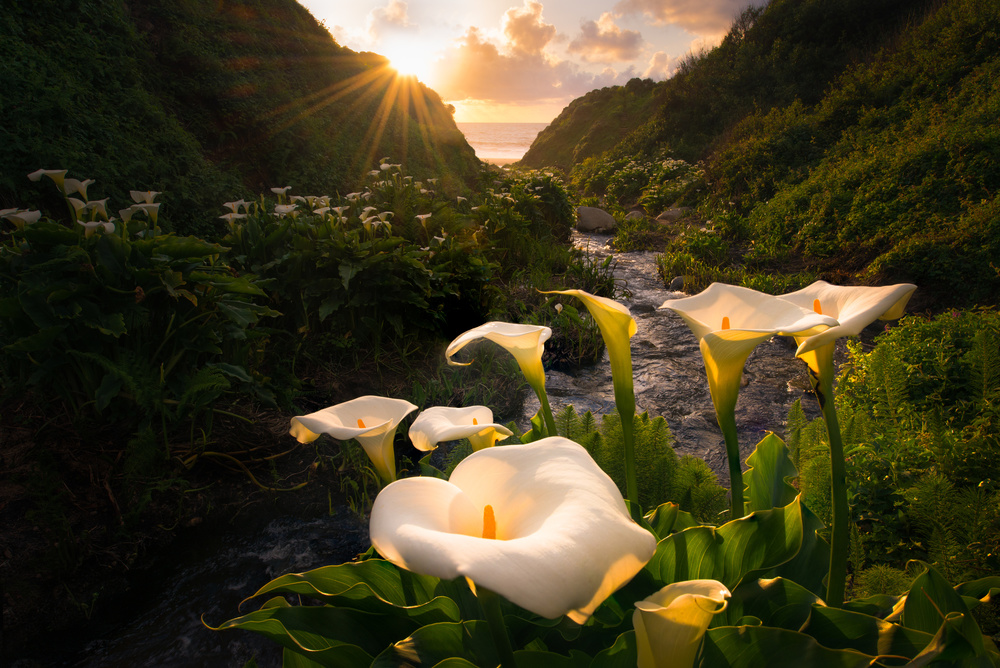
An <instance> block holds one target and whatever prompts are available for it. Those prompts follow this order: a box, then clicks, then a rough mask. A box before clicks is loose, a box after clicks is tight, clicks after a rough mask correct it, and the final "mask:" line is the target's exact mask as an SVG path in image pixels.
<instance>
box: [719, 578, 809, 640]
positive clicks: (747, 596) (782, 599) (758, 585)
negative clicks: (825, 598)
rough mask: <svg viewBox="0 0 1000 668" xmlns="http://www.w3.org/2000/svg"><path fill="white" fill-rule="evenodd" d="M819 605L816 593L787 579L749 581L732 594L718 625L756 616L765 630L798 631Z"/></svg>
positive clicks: (720, 615) (734, 622)
mask: <svg viewBox="0 0 1000 668" xmlns="http://www.w3.org/2000/svg"><path fill="white" fill-rule="evenodd" d="M820 602H821V601H820V599H819V597H818V596H816V595H815V594H814V593H812V592H811V591H809V590H808V589H806V588H805V587H803V586H801V585H799V584H797V583H795V582H793V581H791V580H787V579H785V578H771V579H763V578H761V579H757V580H753V581H746V582H744V583H743V584H741V585H740V586H739V587H737V588H736V589H735V590H734V591H733V596H732V598H731V599H730V600H729V605H728V606H726V609H725V611H724V612H722V613H720V614H719V615H716V619H717V620H718V624H717V625H718V626H725V625H727V624H728V625H734V624H736V623H737V622H738V621H739V620H740V619H741V618H743V617H745V616H753V617H756V618H757V619H760V620H761V621H762V623H763V624H764V625H766V626H774V627H777V628H782V629H789V630H792V631H797V630H799V629H800V628H802V625H803V624H805V623H806V621H807V620H808V619H809V615H810V614H812V607H813V605H815V604H817V603H820Z"/></svg>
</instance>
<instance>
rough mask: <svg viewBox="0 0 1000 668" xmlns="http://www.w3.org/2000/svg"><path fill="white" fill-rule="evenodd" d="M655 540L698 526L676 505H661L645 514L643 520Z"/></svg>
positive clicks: (669, 503) (692, 518)
mask: <svg viewBox="0 0 1000 668" xmlns="http://www.w3.org/2000/svg"><path fill="white" fill-rule="evenodd" d="M643 519H645V520H646V522H647V523H648V526H649V528H650V529H651V530H652V531H653V535H655V536H656V538H657V540H660V539H663V538H666V537H667V536H669V535H670V534H672V533H674V532H675V531H681V530H682V529H689V528H691V527H694V526H698V524H699V522H698V521H697V520H695V519H694V517H693V516H692V515H691V513H689V512H687V511H684V510H681V507H680V506H679V505H677V504H676V503H671V502H669V501H668V502H667V503H663V504H660V505H659V506H657V507H656V508H654V509H653V510H651V511H649V512H648V513H646V515H645V517H644V518H643Z"/></svg>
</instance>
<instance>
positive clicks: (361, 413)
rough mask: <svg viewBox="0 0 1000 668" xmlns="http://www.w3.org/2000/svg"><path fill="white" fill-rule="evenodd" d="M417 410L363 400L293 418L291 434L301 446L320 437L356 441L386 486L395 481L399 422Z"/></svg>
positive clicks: (400, 403)
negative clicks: (395, 437) (396, 440)
mask: <svg viewBox="0 0 1000 668" xmlns="http://www.w3.org/2000/svg"><path fill="white" fill-rule="evenodd" d="M416 409H417V407H416V406H414V405H413V404H411V403H410V402H409V401H405V400H403V399H391V398H388V397H376V396H370V395H369V396H364V397H358V398H357V399H352V400H350V401H345V402H344V403H341V404H337V405H336V406H330V407H329V408H324V409H323V410H321V411H316V412H315V413H310V414H309V415H299V416H297V417H293V418H292V421H291V428H290V430H289V433H291V435H292V436H294V437H295V438H296V439H297V440H298V441H299V443H311V442H313V441H315V440H316V439H317V438H319V436H320V434H329V435H330V436H333V437H334V438H337V439H340V440H342V441H345V440H347V439H350V438H353V439H357V441H358V442H359V443H360V444H361V447H363V448H364V449H365V452H366V453H367V454H368V457H369V458H370V459H371V460H372V464H373V465H374V466H375V470H376V471H377V472H378V474H379V476H381V477H382V479H383V480H385V481H386V482H392V481H393V480H395V479H396V455H395V451H394V449H393V444H392V440H393V437H394V436H395V435H396V426H397V425H399V422H400V420H402V419H403V418H404V417H406V416H407V415H409V414H410V413H412V412H413V411H415V410H416Z"/></svg>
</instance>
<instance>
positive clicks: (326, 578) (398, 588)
mask: <svg viewBox="0 0 1000 668" xmlns="http://www.w3.org/2000/svg"><path fill="white" fill-rule="evenodd" d="M274 593H286V594H300V595H304V596H310V597H314V598H319V599H322V600H324V601H326V602H329V603H334V604H337V605H344V606H349V607H351V608H355V609H358V610H365V611H368V612H378V613H383V614H385V613H391V614H392V615H395V616H404V617H407V618H409V619H411V620H413V621H414V622H416V623H418V624H419V625H421V626H423V625H426V624H432V623H436V622H442V621H458V620H459V619H461V614H460V610H459V604H458V603H456V601H455V600H453V599H458V598H460V595H459V594H455V593H454V592H452V591H450V590H449V588H448V586H447V583H445V582H444V581H441V580H438V579H437V578H432V577H429V576H425V575H419V574H417V573H410V572H409V571H403V570H401V569H398V568H396V567H395V566H394V565H392V564H391V563H389V562H387V561H384V560H382V559H367V560H365V561H358V562H349V563H345V564H339V565H336V566H324V567H322V568H317V569H314V570H311V571H307V572H305V573H290V574H287V575H283V576H281V577H279V578H277V579H275V580H272V581H271V582H269V583H268V584H266V585H264V586H263V587H262V588H261V589H260V590H259V591H258V592H257V593H256V594H254V596H261V595H263V594H274ZM449 594H453V595H452V596H449ZM470 595H471V594H470Z"/></svg>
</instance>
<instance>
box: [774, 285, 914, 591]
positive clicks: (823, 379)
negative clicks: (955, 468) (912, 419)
mask: <svg viewBox="0 0 1000 668" xmlns="http://www.w3.org/2000/svg"><path fill="white" fill-rule="evenodd" d="M916 289H917V286H915V285H913V284H912V283H900V284H898V285H887V286H883V287H866V286H851V287H847V286H840V285H831V284H829V283H827V282H826V281H816V282H815V283H813V284H812V285H809V286H807V287H805V288H803V289H801V290H798V291H796V292H791V293H789V294H786V295H782V296H781V299H783V300H786V301H788V302H789V303H792V304H795V305H796V306H798V307H800V308H804V309H811V310H813V311H815V312H817V313H823V314H825V315H830V316H833V317H835V318H836V319H837V320H838V322H839V324H838V325H837V326H835V327H831V328H830V329H827V330H824V331H822V332H818V333H813V334H812V335H811V336H810V335H807V334H801V335H799V336H796V337H795V341H796V342H797V343H798V344H799V347H798V350H796V351H795V355H796V356H797V357H799V358H801V359H802V360H803V361H805V362H806V364H808V365H809V371H810V374H809V376H810V382H811V383H812V386H813V390H814V391H815V392H816V398H817V399H818V400H819V406H820V409H821V410H822V411H823V419H824V421H825V422H826V430H827V435H828V436H829V438H830V484H831V499H832V502H833V503H832V505H833V508H832V511H833V512H832V526H831V534H830V552H831V558H830V573H829V577H828V578H827V592H826V602H827V605H830V606H833V607H839V606H840V605H841V603H843V600H844V589H845V580H846V577H847V572H846V563H847V549H848V543H849V524H850V520H849V513H850V511H849V509H848V502H847V471H846V466H845V462H844V444H843V440H842V437H841V433H840V422H839V420H838V418H837V411H836V407H835V406H834V401H833V376H834V369H833V351H834V344H835V343H836V341H837V339H838V338H840V337H842V336H857V335H858V334H860V333H861V330H863V329H864V328H865V327H867V326H868V325H870V324H871V323H873V322H875V320H876V319H882V320H895V319H897V318H899V317H900V316H902V315H903V309H905V308H906V303H907V302H908V301H909V300H910V296H911V295H912V294H913V291H914V290H916Z"/></svg>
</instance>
